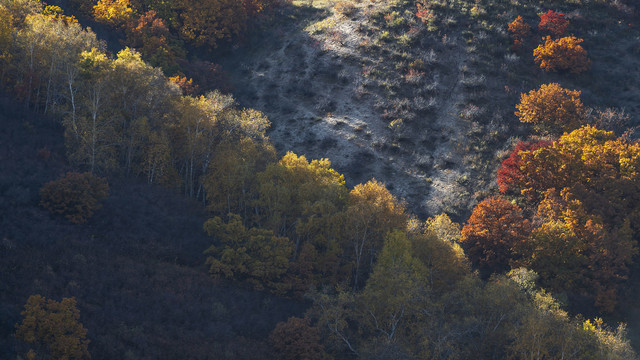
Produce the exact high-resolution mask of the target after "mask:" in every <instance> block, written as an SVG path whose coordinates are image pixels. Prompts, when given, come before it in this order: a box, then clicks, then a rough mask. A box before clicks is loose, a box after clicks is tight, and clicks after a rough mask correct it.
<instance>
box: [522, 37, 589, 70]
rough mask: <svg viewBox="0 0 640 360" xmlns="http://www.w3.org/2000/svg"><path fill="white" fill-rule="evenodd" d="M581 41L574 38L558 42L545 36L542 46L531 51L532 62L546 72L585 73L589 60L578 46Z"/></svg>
mask: <svg viewBox="0 0 640 360" xmlns="http://www.w3.org/2000/svg"><path fill="white" fill-rule="evenodd" d="M582 41H583V40H582V39H579V38H577V37H574V36H568V37H563V38H560V39H558V40H553V39H552V38H551V37H550V36H546V37H545V38H544V45H542V44H541V45H538V47H537V48H535V49H534V50H533V56H534V60H535V62H536V64H538V65H540V68H541V69H543V70H546V71H569V72H571V73H574V74H578V73H581V72H583V71H587V70H589V67H590V66H591V60H589V59H588V58H587V51H586V50H585V49H584V48H583V47H582V46H580V43H582Z"/></svg>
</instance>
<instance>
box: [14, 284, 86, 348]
mask: <svg viewBox="0 0 640 360" xmlns="http://www.w3.org/2000/svg"><path fill="white" fill-rule="evenodd" d="M21 314H22V316H23V317H24V319H23V320H22V321H21V322H20V323H19V324H16V337H17V338H18V339H20V340H22V341H24V342H26V343H27V344H29V346H30V347H31V348H30V349H29V352H28V353H27V354H26V356H27V358H28V359H35V358H36V357H39V358H47V359H52V360H67V359H90V358H91V355H90V354H89V351H88V349H87V347H88V345H89V340H87V338H86V336H87V329H85V328H84V326H82V324H81V323H80V321H79V319H80V311H79V310H78V308H77V307H76V299H75V298H63V299H62V301H60V302H58V301H55V300H51V299H49V300H47V299H46V298H44V297H43V296H41V295H32V296H30V297H29V299H27V303H26V304H25V306H24V311H22V313H21Z"/></svg>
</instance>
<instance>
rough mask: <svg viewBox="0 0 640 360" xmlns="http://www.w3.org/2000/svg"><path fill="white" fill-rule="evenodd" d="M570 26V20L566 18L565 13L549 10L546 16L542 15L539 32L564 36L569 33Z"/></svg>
mask: <svg viewBox="0 0 640 360" xmlns="http://www.w3.org/2000/svg"><path fill="white" fill-rule="evenodd" d="M568 26H569V20H567V19H565V18H564V14H563V13H558V12H555V11H553V10H549V11H547V12H546V13H545V14H542V15H540V23H538V30H539V31H540V32H543V33H549V34H551V35H553V36H562V35H564V33H565V32H566V31H567V27H568Z"/></svg>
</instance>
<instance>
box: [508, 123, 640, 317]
mask: <svg viewBox="0 0 640 360" xmlns="http://www.w3.org/2000/svg"><path fill="white" fill-rule="evenodd" d="M498 176H499V180H498V181H499V184H500V187H501V190H507V191H508V190H516V191H518V190H519V191H520V192H521V194H523V195H524V196H525V200H527V201H529V202H530V203H532V204H534V205H536V206H537V208H538V211H537V218H538V221H542V223H541V225H540V226H539V227H538V228H536V229H535V230H534V231H533V233H532V235H531V237H530V238H529V240H527V241H526V242H525V243H524V246H521V247H518V248H517V249H516V251H517V253H518V254H519V255H518V257H519V260H518V261H517V262H518V263H519V264H520V265H522V266H526V267H529V268H531V269H533V270H535V271H536V272H537V273H538V274H540V277H541V281H542V283H543V285H544V286H545V287H547V288H549V289H551V290H555V291H571V292H573V293H576V294H581V295H582V296H586V297H589V298H592V299H593V301H594V304H595V305H596V306H598V307H599V308H600V309H602V310H604V311H607V312H610V311H612V310H613V309H614V308H615V305H616V303H617V296H618V289H619V286H620V285H621V284H622V282H623V281H624V279H626V277H627V275H628V272H629V269H628V266H629V264H631V261H632V257H633V255H634V254H635V253H636V252H637V244H636V240H635V236H636V234H637V233H638V228H637V226H636V225H634V224H637V223H638V221H639V220H640V205H639V204H640V196H639V195H638V194H640V185H639V184H640V145H638V144H630V143H628V142H626V141H624V140H623V139H616V137H615V135H614V133H613V132H608V131H602V130H598V129H596V128H593V127H591V126H585V127H582V128H580V129H577V130H574V131H572V132H571V133H565V134H564V135H562V136H561V137H560V138H559V139H558V140H556V141H555V142H553V143H551V144H548V143H547V144H544V145H543V146H538V145H535V146H534V145H524V144H518V146H517V149H514V151H513V152H512V156H510V158H509V159H507V160H505V162H503V166H502V167H501V168H500V170H498Z"/></svg>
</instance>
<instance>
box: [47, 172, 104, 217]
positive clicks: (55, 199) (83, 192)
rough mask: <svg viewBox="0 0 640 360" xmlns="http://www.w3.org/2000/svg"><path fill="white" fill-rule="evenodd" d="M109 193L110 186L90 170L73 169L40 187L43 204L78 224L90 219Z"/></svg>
mask: <svg viewBox="0 0 640 360" xmlns="http://www.w3.org/2000/svg"><path fill="white" fill-rule="evenodd" d="M107 196H109V185H108V184H107V181H106V180H105V179H103V178H100V177H97V176H94V175H92V174H90V173H74V172H70V173H67V174H66V175H64V176H62V177H61V178H59V179H58V180H55V181H51V182H48V183H46V184H45V185H44V186H43V187H42V189H41V190H40V198H41V201H40V205H41V206H42V207H44V208H45V209H47V210H49V211H50V212H51V213H52V214H59V215H64V217H65V218H67V220H69V221H71V222H72V223H75V224H81V223H84V222H87V220H89V218H90V217H91V216H92V215H93V212H94V211H96V210H98V209H100V208H101V207H102V205H101V204H100V202H101V201H102V200H104V199H106V198H107Z"/></svg>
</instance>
